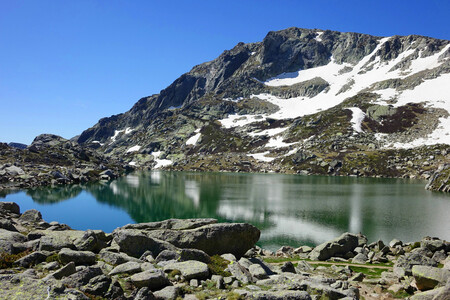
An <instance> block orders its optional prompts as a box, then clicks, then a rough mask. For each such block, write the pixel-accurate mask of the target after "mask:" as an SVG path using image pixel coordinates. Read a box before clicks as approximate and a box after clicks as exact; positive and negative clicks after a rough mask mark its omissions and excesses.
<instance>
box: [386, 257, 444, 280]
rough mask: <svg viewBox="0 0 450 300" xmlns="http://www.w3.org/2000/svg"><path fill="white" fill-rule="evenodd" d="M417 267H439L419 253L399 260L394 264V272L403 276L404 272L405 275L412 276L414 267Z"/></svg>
mask: <svg viewBox="0 0 450 300" xmlns="http://www.w3.org/2000/svg"><path fill="white" fill-rule="evenodd" d="M416 265H421V266H429V267H437V265H438V263H437V262H436V261H434V260H432V259H431V258H429V257H426V256H425V255H422V254H420V253H418V252H410V253H407V254H405V255H403V256H400V257H399V258H398V260H397V261H396V262H395V264H394V272H395V273H396V274H399V275H401V273H402V272H401V270H403V272H404V275H408V276H410V275H412V268H413V266H416Z"/></svg>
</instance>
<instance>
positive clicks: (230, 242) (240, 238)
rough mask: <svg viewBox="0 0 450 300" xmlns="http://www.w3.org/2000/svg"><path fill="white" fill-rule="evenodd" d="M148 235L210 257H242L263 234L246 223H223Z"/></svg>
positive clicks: (158, 231) (163, 230) (158, 230)
mask: <svg viewBox="0 0 450 300" xmlns="http://www.w3.org/2000/svg"><path fill="white" fill-rule="evenodd" d="M146 234H147V236H149V237H153V238H157V239H160V240H164V241H166V242H169V243H170V244H173V245H175V246H176V247H179V248H194V249H199V250H202V251H204V252H206V253H207V254H208V255H215V254H224V253H232V254H234V255H235V256H238V257H241V256H242V255H244V254H245V252H247V250H248V249H250V248H252V247H253V246H254V245H255V243H256V242H257V241H258V239H259V236H260V234H261V232H260V231H259V229H258V228H256V227H254V226H253V225H250V224H246V223H232V224H228V223H222V224H210V225H205V226H202V227H198V228H194V229H185V230H174V229H156V230H152V231H147V232H146Z"/></svg>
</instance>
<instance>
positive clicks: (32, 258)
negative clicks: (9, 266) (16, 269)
mask: <svg viewBox="0 0 450 300" xmlns="http://www.w3.org/2000/svg"><path fill="white" fill-rule="evenodd" d="M49 255H50V252H47V251H36V252H33V253H30V254H28V255H26V256H24V257H22V258H20V259H18V260H16V261H15V262H14V265H16V266H20V267H23V268H29V267H31V266H32V265H35V264H38V263H41V262H43V261H45V260H46V258H47V257H48V256H49Z"/></svg>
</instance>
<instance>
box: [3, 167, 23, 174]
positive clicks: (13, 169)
mask: <svg viewBox="0 0 450 300" xmlns="http://www.w3.org/2000/svg"><path fill="white" fill-rule="evenodd" d="M5 171H6V173H7V174H8V175H11V176H17V175H24V174H25V172H24V171H23V170H22V169H21V168H19V167H16V166H10V167H6V168H5Z"/></svg>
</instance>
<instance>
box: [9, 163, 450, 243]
mask: <svg viewBox="0 0 450 300" xmlns="http://www.w3.org/2000/svg"><path fill="white" fill-rule="evenodd" d="M30 198H31V199H32V200H33V202H31V201H30ZM4 201H16V202H18V203H19V205H21V209H22V211H24V210H25V209H28V208H36V209H38V210H40V211H41V212H42V213H43V216H44V218H45V219H46V220H47V221H53V220H56V221H59V222H63V223H67V224H69V225H70V226H72V227H73V228H74V229H87V228H91V229H103V230H105V231H106V232H110V231H111V230H113V229H114V228H116V227H119V226H123V225H124V224H126V223H129V222H151V221H160V220H165V219H169V218H206V217H208V218H211V217H212V218H217V219H218V220H219V221H228V222H231V221H233V222H248V223H251V224H253V225H255V226H257V227H258V228H259V229H261V231H262V235H261V239H260V242H259V245H261V246H263V247H266V248H269V249H272V250H273V249H277V248H278V247H280V246H281V245H292V246H294V247H296V246H299V245H303V244H309V245H316V244H319V243H322V242H324V241H326V240H329V239H332V238H334V237H336V236H338V235H340V234H341V233H343V232H345V231H350V232H354V233H357V232H362V233H363V234H365V235H367V236H368V238H369V240H370V241H374V240H378V239H382V240H384V241H385V242H389V241H390V240H391V239H393V238H399V239H402V240H404V241H412V240H418V239H421V238H422V237H423V236H426V235H431V236H439V237H440V238H444V239H450V232H449V231H450V221H449V218H448V212H449V211H450V197H449V195H447V194H443V193H433V192H429V191H425V190H424V183H423V182H421V181H410V180H401V179H379V178H350V177H325V176H298V175H281V174H234V173H200V172H198V173H192V172H162V171H153V172H136V173H133V174H129V175H128V176H125V177H122V178H119V179H118V180H115V181H111V182H101V183H97V184H89V185H85V186H78V185H76V186H64V187H55V188H36V189H32V190H27V191H25V192H20V193H16V194H10V195H8V196H6V200H4ZM27 207H28V208H27ZM93 226H95V227H93Z"/></svg>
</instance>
